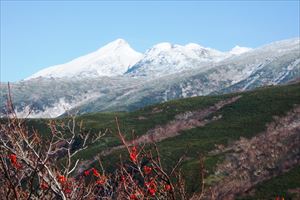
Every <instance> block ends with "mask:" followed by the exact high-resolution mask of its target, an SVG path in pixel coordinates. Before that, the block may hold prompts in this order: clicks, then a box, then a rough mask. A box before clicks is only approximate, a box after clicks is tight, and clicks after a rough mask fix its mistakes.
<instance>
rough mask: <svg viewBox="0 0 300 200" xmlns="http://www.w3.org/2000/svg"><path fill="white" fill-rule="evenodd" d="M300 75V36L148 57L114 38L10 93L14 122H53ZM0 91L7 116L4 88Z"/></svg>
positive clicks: (164, 46) (158, 51)
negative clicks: (251, 46) (224, 49)
mask: <svg viewBox="0 0 300 200" xmlns="http://www.w3.org/2000/svg"><path fill="white" fill-rule="evenodd" d="M299 77H300V40H299V38H295V39H289V40H283V41H278V42H274V43H271V44H268V45H265V46H262V47H259V48H256V49H249V48H245V47H235V48H233V49H232V50H231V51H229V52H220V51H217V50H214V49H211V48H206V47H202V46H200V45H198V44H187V45H184V46H182V45H175V44H170V43H161V44H158V45H155V46H154V47H152V48H150V49H149V50H148V51H146V53H145V54H140V53H138V52H136V51H134V50H133V49H131V47H130V46H129V45H128V43H127V42H126V41H124V40H122V39H118V40H116V41H114V42H112V43H110V44H108V45H106V46H104V47H102V48H100V49H99V50H98V51H96V52H94V53H91V54H88V55H86V56H83V57H80V58H77V59H75V60H73V61H71V62H69V63H66V64H63V65H57V66H54V67H50V68H46V69H44V70H42V71H40V72H37V73H36V74H34V75H32V76H31V77H28V78H27V79H25V80H23V81H19V82H16V83H13V84H11V91H12V97H13V100H14V104H15V108H16V110H17V113H18V114H19V116H21V117H25V116H29V117H47V118H48V117H50V118H52V117H58V116H61V115H64V114H66V113H68V112H73V113H74V112H77V113H88V112H96V111H124V110H135V109H138V108H141V107H144V106H146V105H150V104H154V103H158V102H164V101H168V100H171V99H177V98H185V97H193V96H202V95H210V94H220V93H229V92H236V91H244V90H251V89H253V88H256V87H260V86H267V85H277V84H284V83H288V82H290V81H293V80H297V79H299ZM0 87H1V88H0V90H1V96H0V100H1V101H0V103H1V104H0V108H1V112H0V113H1V116H4V115H5V113H6V109H5V100H6V94H7V84H5V83H1V86H0ZM29 112H30V114H29V115H28V113H29Z"/></svg>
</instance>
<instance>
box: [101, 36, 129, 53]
mask: <svg viewBox="0 0 300 200" xmlns="http://www.w3.org/2000/svg"><path fill="white" fill-rule="evenodd" d="M124 47H125V48H128V47H130V45H129V44H128V42H126V40H124V39H121V38H119V39H116V40H114V41H112V42H110V43H108V44H106V45H105V46H103V47H101V48H100V49H98V51H100V50H102V51H103V50H111V51H114V50H117V49H119V48H124Z"/></svg>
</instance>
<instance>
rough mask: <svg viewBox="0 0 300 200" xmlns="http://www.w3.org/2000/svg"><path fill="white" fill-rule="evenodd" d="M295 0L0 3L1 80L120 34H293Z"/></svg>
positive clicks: (259, 38) (206, 37)
mask: <svg viewBox="0 0 300 200" xmlns="http://www.w3.org/2000/svg"><path fill="white" fill-rule="evenodd" d="M299 24H300V22H299V1H263V2H261V1H229V2H225V1H164V2H162V1H152V2H151V1H129V2H125V1H107V2H105V1H42V2H39V1H3V0H1V81H17V80H21V79H23V78H26V77H27V76H29V75H31V74H32V73H34V72H36V71H38V70H40V69H43V68H45V67H48V66H51V65H55V64H62V63H65V62H67V61H70V60H72V59H73V58H76V57H78V56H81V55H84V54H87V53H90V52H92V51H95V50H97V49H98V48H100V47H101V46H103V45H105V44H106V43H109V42H111V41H113V40H115V39H117V38H123V39H125V40H127V41H128V43H129V44H130V45H131V46H132V47H133V48H134V49H135V50H137V51H140V52H144V51H145V50H146V49H147V48H150V47H151V46H152V45H154V44H157V43H159V42H171V43H176V44H186V43H189V42H195V43H198V44H201V45H203V46H208V47H212V48H216V49H219V50H223V51H226V50H229V49H231V48H232V47H233V46H235V45H237V44H238V45H240V46H248V47H258V46H260V45H263V44H267V43H270V42H272V41H276V40H281V39H287V38H293V37H299V35H300V33H299V29H300V27H299Z"/></svg>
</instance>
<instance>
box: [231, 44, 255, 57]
mask: <svg viewBox="0 0 300 200" xmlns="http://www.w3.org/2000/svg"><path fill="white" fill-rule="evenodd" d="M251 50H252V48H248V47H240V46H239V45H236V46H235V47H233V48H232V49H231V50H230V51H229V53H230V54H233V55H240V54H243V53H246V52H248V51H251Z"/></svg>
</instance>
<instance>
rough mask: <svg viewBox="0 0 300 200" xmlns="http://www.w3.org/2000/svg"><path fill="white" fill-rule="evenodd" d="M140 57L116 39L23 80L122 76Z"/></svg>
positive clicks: (127, 45) (124, 42)
mask: <svg viewBox="0 0 300 200" xmlns="http://www.w3.org/2000/svg"><path fill="white" fill-rule="evenodd" d="M141 57H142V54H141V53H138V52H136V51H134V50H133V49H132V48H131V47H130V46H129V44H128V43H127V42H126V41H125V40H123V39H117V40H115V41H113V42H111V43H109V44H107V45H105V46H104V47H102V48H100V49H99V50H97V51H95V52H93V53H90V54H88V55H85V56H82V57H79V58H76V59H74V60H72V61H70V62H68V63H66V64H62V65H55V66H52V67H49V68H46V69H43V70H41V71H39V72H37V73H35V74H33V75H32V76H30V77H28V78H27V79H25V80H29V79H32V78H37V77H47V78H51V77H52V78H62V77H74V76H76V77H97V76H117V75H122V74H124V73H125V72H126V71H127V70H128V68H129V67H130V66H132V65H134V64H135V63H136V62H137V61H139V60H140V59H141Z"/></svg>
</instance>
